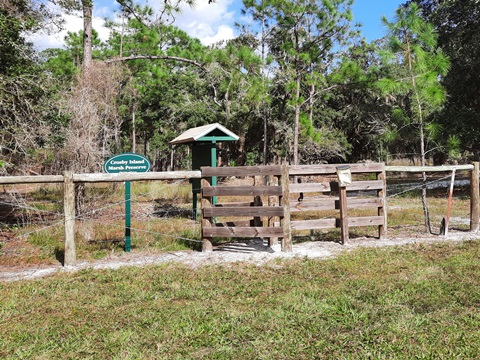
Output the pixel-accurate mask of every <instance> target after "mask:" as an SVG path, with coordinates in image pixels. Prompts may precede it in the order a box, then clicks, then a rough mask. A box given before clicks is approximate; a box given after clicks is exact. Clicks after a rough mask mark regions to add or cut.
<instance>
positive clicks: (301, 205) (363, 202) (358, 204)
mask: <svg viewBox="0 0 480 360" xmlns="http://www.w3.org/2000/svg"><path fill="white" fill-rule="evenodd" d="M383 204H384V202H383V199H381V198H365V199H364V198H348V197H347V209H349V210H350V209H373V208H379V207H383V206H384V205H383ZM338 209H340V201H339V200H337V199H334V198H331V199H330V198H321V199H316V200H309V199H308V198H307V199H305V198H304V200H303V201H301V202H298V201H291V202H290V212H292V213H293V212H302V211H325V210H338Z"/></svg>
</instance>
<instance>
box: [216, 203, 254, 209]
mask: <svg viewBox="0 0 480 360" xmlns="http://www.w3.org/2000/svg"><path fill="white" fill-rule="evenodd" d="M244 206H255V203H254V202H253V201H235V202H227V203H217V204H215V207H229V208H232V207H244ZM259 206H261V205H259Z"/></svg>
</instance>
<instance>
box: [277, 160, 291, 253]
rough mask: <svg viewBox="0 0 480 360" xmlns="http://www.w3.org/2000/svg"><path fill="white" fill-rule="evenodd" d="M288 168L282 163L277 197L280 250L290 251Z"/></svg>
mask: <svg viewBox="0 0 480 360" xmlns="http://www.w3.org/2000/svg"><path fill="white" fill-rule="evenodd" d="M288 171H289V168H288V165H287V164H286V163H285V164H283V165H282V175H281V177H280V185H281V186H282V195H281V197H280V198H279V202H280V204H281V205H282V206H283V217H280V223H281V225H282V228H283V238H282V251H284V252H292V250H293V249H292V228H291V221H290V201H289V198H290V189H289V177H290V175H289V172H288Z"/></svg>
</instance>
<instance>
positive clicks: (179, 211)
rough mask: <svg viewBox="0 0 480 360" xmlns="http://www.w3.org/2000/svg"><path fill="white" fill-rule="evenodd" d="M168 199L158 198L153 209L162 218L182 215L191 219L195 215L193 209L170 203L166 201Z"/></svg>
mask: <svg viewBox="0 0 480 360" xmlns="http://www.w3.org/2000/svg"><path fill="white" fill-rule="evenodd" d="M166 201H167V200H166V199H156V200H155V202H156V205H155V208H154V211H153V215H155V216H157V217H161V218H172V217H181V218H188V219H191V218H192V217H193V211H192V209H185V208H183V207H180V206H175V205H172V204H170V203H166Z"/></svg>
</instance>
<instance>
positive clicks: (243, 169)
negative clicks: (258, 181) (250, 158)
mask: <svg viewBox="0 0 480 360" xmlns="http://www.w3.org/2000/svg"><path fill="white" fill-rule="evenodd" d="M201 171H202V176H204V177H208V176H258V175H264V176H268V175H280V174H281V173H282V169H281V166H280V165H266V166H235V167H209V166H206V167H202V168H201Z"/></svg>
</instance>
